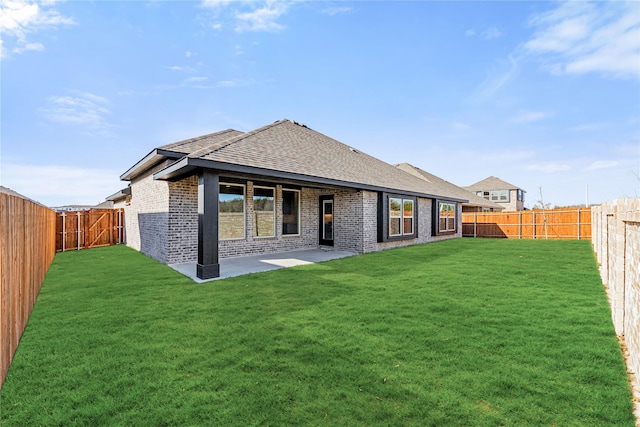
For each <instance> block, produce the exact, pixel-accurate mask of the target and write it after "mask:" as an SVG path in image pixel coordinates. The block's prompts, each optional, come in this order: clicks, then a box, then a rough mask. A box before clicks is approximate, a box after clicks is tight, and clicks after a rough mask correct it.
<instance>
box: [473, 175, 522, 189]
mask: <svg viewBox="0 0 640 427" xmlns="http://www.w3.org/2000/svg"><path fill="white" fill-rule="evenodd" d="M464 188H466V189H467V190H469V191H490V190H520V189H521V188H520V187H518V186H517V185H513V184H509V183H508V182H506V181H503V180H501V179H500V178H496V177H495V176H490V177H489V178H485V179H483V180H482V181H479V182H476V183H475V184H473V185H470V186H468V187H464Z"/></svg>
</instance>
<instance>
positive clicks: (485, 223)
mask: <svg viewBox="0 0 640 427" xmlns="http://www.w3.org/2000/svg"><path fill="white" fill-rule="evenodd" d="M462 235H463V236H464V237H492V238H507V239H550V240H588V239H591V208H575V209H555V210H546V211H542V210H534V211H518V212H464V213H463V214H462Z"/></svg>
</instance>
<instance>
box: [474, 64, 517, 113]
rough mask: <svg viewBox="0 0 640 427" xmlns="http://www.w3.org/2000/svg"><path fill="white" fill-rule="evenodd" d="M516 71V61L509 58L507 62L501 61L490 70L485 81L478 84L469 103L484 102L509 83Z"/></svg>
mask: <svg viewBox="0 0 640 427" xmlns="http://www.w3.org/2000/svg"><path fill="white" fill-rule="evenodd" d="M517 71H518V61H517V60H516V59H515V58H514V57H512V56H511V55H510V56H509V62H508V63H507V62H505V61H502V62H500V63H499V64H497V65H496V67H495V69H494V70H491V71H490V72H489V73H488V75H487V77H486V79H485V80H484V81H483V82H482V83H480V85H479V86H478V87H477V88H476V89H475V91H474V93H473V94H472V95H471V96H470V97H469V101H471V102H485V101H487V100H488V99H490V98H491V97H492V96H493V95H494V94H495V93H497V92H498V91H499V90H500V89H502V87H503V86H505V85H506V84H507V83H509V82H510V81H511V79H512V78H513V77H514V76H515V74H516V72H517Z"/></svg>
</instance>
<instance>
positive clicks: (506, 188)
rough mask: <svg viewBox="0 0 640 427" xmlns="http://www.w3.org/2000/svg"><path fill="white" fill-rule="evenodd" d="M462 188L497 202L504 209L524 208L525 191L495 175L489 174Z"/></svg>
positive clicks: (518, 209) (515, 209) (517, 209)
mask: <svg viewBox="0 0 640 427" xmlns="http://www.w3.org/2000/svg"><path fill="white" fill-rule="evenodd" d="M464 188H466V189H467V190H469V191H470V192H472V193H474V194H476V195H477V196H480V197H483V198H485V199H487V200H489V201H492V202H495V203H498V204H499V205H501V206H503V207H504V210H505V211H522V210H524V193H526V191H524V190H523V189H521V188H519V187H518V186H516V185H513V184H509V183H508V182H506V181H503V180H501V179H500V178H496V177H495V176H490V177H488V178H485V179H483V180H482V181H478V182H476V183H475V184H473V185H470V186H468V187H464Z"/></svg>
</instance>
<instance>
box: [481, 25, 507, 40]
mask: <svg viewBox="0 0 640 427" xmlns="http://www.w3.org/2000/svg"><path fill="white" fill-rule="evenodd" d="M480 36H481V37H482V38H483V39H485V40H491V39H497V38H498V37H500V36H502V31H500V30H499V29H497V28H496V27H491V28H487V29H486V30H484V31H483V32H482V33H480Z"/></svg>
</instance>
